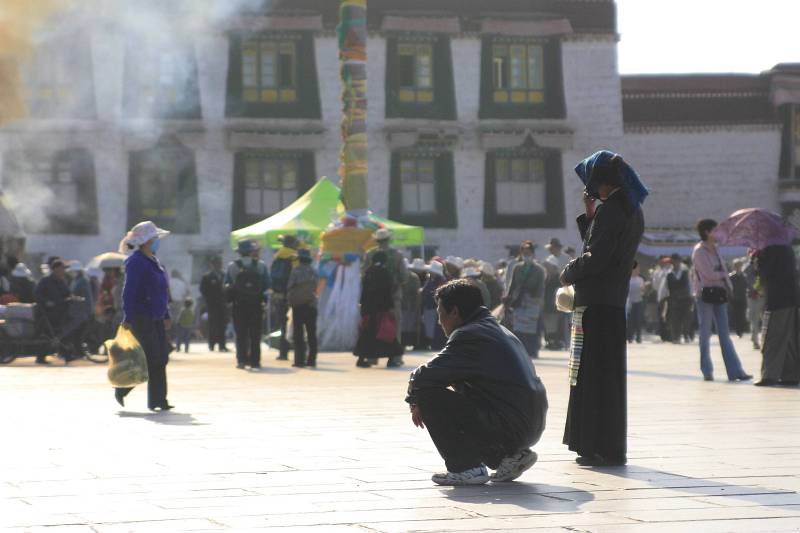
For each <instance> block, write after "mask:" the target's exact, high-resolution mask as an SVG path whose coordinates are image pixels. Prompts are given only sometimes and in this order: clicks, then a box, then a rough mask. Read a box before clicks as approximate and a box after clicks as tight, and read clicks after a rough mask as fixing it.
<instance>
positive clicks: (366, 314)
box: [353, 252, 403, 367]
mask: <svg viewBox="0 0 800 533" xmlns="http://www.w3.org/2000/svg"><path fill="white" fill-rule="evenodd" d="M386 261H387V256H386V254H385V253H383V252H377V253H376V254H375V255H374V256H372V264H371V265H370V267H369V268H367V270H366V271H364V276H363V278H362V280H361V325H360V326H359V329H358V340H357V341H356V347H355V349H354V350H353V354H354V355H356V356H358V361H357V362H356V366H359V367H369V366H370V364H371V362H370V360H374V359H377V358H378V357H397V356H400V355H403V347H402V346H401V345H400V343H399V342H398V341H397V333H396V330H395V334H394V337H392V336H391V335H384V336H383V337H384V338H392V339H393V340H392V341H390V342H387V341H386V340H381V339H380V338H378V337H379V336H380V335H379V328H380V326H381V323H382V321H385V320H394V313H393V310H394V301H393V300H392V276H391V274H390V273H389V270H388V269H387V268H386ZM395 327H396V328H398V327H400V324H397V323H396V322H395Z"/></svg>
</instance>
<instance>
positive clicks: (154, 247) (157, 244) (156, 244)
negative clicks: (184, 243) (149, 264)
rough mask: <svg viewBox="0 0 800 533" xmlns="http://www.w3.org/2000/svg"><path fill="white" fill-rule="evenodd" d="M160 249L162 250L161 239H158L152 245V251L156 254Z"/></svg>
mask: <svg viewBox="0 0 800 533" xmlns="http://www.w3.org/2000/svg"><path fill="white" fill-rule="evenodd" d="M159 248H161V239H156V240H154V241H153V244H151V245H150V251H151V252H153V253H156V252H157V251H158V249H159Z"/></svg>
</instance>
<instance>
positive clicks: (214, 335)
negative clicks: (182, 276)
mask: <svg viewBox="0 0 800 533" xmlns="http://www.w3.org/2000/svg"><path fill="white" fill-rule="evenodd" d="M200 294H202V295H203V300H205V303H206V312H207V313H208V350H209V351H212V350H213V349H214V346H216V347H217V348H218V349H219V351H220V352H227V351H228V348H227V346H225V328H226V326H227V325H228V316H227V315H228V309H227V307H228V306H227V303H226V302H225V273H224V272H223V271H222V258H221V257H219V256H215V257H213V258H212V259H211V270H209V271H208V272H206V273H205V274H204V275H203V278H202V279H201V280H200Z"/></svg>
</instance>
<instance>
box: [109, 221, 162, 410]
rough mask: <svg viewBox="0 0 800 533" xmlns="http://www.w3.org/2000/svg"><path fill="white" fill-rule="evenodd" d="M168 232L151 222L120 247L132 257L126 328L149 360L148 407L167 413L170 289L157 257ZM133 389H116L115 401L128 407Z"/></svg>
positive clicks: (127, 264) (136, 228)
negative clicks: (126, 401)
mask: <svg viewBox="0 0 800 533" xmlns="http://www.w3.org/2000/svg"><path fill="white" fill-rule="evenodd" d="M167 235H169V232H168V231H166V230H163V229H160V228H158V227H157V226H156V225H155V224H154V223H152V222H149V221H147V222H140V223H139V224H137V225H135V226H134V227H133V229H132V230H131V231H129V232H128V234H127V235H126V236H125V238H124V239H123V240H122V242H121V243H120V252H123V253H131V252H133V253H132V254H131V255H130V257H128V259H127V260H126V261H125V285H124V287H123V289H122V310H123V319H122V325H123V327H128V328H130V330H131V331H132V332H133V335H134V336H135V337H136V340H138V341H139V344H141V346H142V348H143V349H144V353H145V356H146V357H147V371H148V375H149V379H148V382H147V407H148V408H149V409H150V410H151V411H156V410H161V411H168V410H170V409H172V407H173V406H171V405H170V404H169V402H167V356H168V353H169V352H168V349H167V347H168V342H167V335H166V330H168V329H169V328H170V316H169V307H168V303H169V287H168V284H167V274H166V271H165V270H164V267H163V266H161V263H160V262H159V261H158V258H157V257H156V252H158V249H159V245H160V244H161V239H162V238H164V237H166V236H167ZM131 390H132V388H128V387H126V388H116V389H115V390H114V397H115V398H116V400H117V402H119V404H120V405H122V406H124V405H125V396H126V395H127V394H128V393H129V392H130V391H131Z"/></svg>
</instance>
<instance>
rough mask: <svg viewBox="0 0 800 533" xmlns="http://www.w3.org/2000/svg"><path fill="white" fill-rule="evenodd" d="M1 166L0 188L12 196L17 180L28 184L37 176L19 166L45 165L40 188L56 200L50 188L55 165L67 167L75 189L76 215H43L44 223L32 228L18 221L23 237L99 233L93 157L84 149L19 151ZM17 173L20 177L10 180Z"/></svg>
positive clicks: (54, 181) (55, 177) (54, 182)
mask: <svg viewBox="0 0 800 533" xmlns="http://www.w3.org/2000/svg"><path fill="white" fill-rule="evenodd" d="M3 159H4V164H3V186H4V188H5V189H6V190H7V192H13V191H14V189H15V186H14V183H15V182H16V181H17V180H22V181H25V182H27V181H29V180H30V179H31V177H32V176H33V175H34V174H36V173H37V172H30V173H25V171H24V169H23V168H20V167H21V165H26V164H30V165H37V164H42V163H44V164H46V165H47V168H46V169H41V170H43V172H41V175H42V176H46V180H47V181H46V182H45V183H43V184H41V185H42V186H44V187H47V188H48V189H50V191H51V192H52V194H53V195H54V196H55V197H56V198H58V197H59V196H60V195H59V194H58V193H57V192H56V191H55V189H54V187H55V186H56V185H57V184H58V181H59V179H58V174H59V172H60V171H59V165H61V164H63V163H66V164H67V165H68V166H69V172H70V177H71V182H72V183H73V184H74V186H75V189H76V191H75V193H76V198H77V201H78V205H77V206H76V214H74V215H61V214H58V213H46V219H47V223H46V224H43V225H39V224H36V225H33V224H30V223H28V222H27V221H26V220H25V217H21V219H20V222H21V223H22V226H23V228H25V231H26V232H27V233H31V234H64V235H97V234H98V232H99V223H98V207H97V177H96V172H95V164H94V157H93V155H92V153H91V152H90V151H89V150H87V149H85V148H67V149H64V150H59V151H57V152H54V153H51V154H47V153H42V152H40V151H36V150H22V151H16V152H9V153H6V154H5V157H4V158H3ZM15 172H21V173H23V175H22V176H21V177H18V176H14V173H15Z"/></svg>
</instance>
